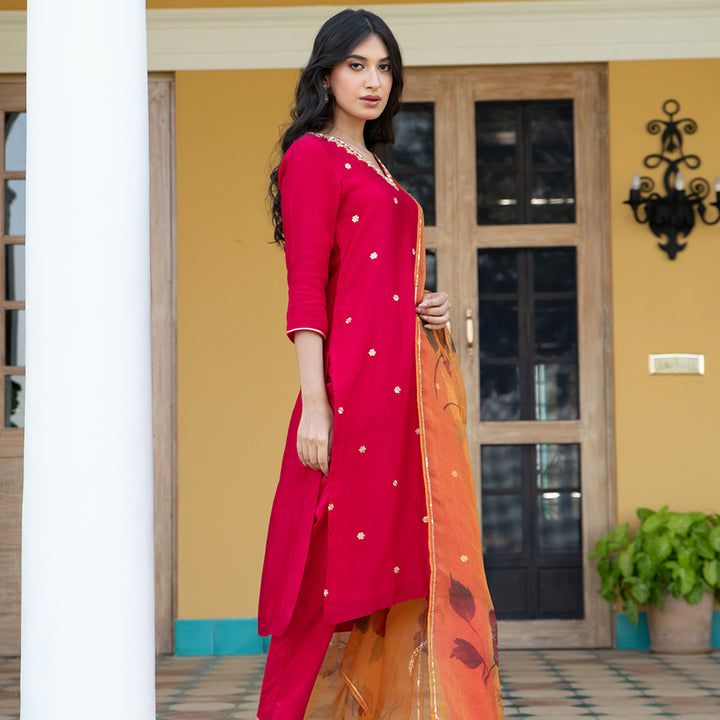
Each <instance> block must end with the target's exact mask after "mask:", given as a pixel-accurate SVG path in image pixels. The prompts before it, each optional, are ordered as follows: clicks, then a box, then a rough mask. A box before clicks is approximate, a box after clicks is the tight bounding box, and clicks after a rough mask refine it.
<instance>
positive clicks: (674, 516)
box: [667, 513, 693, 535]
mask: <svg viewBox="0 0 720 720" xmlns="http://www.w3.org/2000/svg"><path fill="white" fill-rule="evenodd" d="M692 524H693V519H692V518H691V517H690V515H688V514H686V513H670V515H669V516H668V523H667V526H668V529H669V530H670V532H671V533H673V534H674V535H687V534H688V532H689V530H690V526H691V525H692Z"/></svg>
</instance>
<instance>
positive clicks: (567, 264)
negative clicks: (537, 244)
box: [533, 248, 577, 292]
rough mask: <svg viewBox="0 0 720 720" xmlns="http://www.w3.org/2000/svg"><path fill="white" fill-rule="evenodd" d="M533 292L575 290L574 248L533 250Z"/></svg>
mask: <svg viewBox="0 0 720 720" xmlns="http://www.w3.org/2000/svg"><path fill="white" fill-rule="evenodd" d="M533 275H534V286H535V292H575V290H576V289H577V267H576V264H575V248H547V249H543V250H533Z"/></svg>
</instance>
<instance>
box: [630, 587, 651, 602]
mask: <svg viewBox="0 0 720 720" xmlns="http://www.w3.org/2000/svg"><path fill="white" fill-rule="evenodd" d="M630 594H631V595H632V596H633V597H634V598H635V600H637V601H638V602H639V603H640V604H641V605H644V604H645V603H646V602H647V601H648V600H649V599H650V585H648V583H646V582H638V583H635V585H633V588H632V590H631V591H630Z"/></svg>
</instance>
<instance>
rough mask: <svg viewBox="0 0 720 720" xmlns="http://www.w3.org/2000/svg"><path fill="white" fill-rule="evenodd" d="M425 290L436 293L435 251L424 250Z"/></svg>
mask: <svg viewBox="0 0 720 720" xmlns="http://www.w3.org/2000/svg"><path fill="white" fill-rule="evenodd" d="M425 289H426V290H427V291H429V292H437V250H427V249H426V250H425Z"/></svg>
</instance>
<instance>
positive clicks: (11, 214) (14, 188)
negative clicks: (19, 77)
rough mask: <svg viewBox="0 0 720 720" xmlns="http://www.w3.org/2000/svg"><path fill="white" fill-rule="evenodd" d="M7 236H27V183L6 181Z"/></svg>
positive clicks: (5, 231) (5, 230) (5, 229)
mask: <svg viewBox="0 0 720 720" xmlns="http://www.w3.org/2000/svg"><path fill="white" fill-rule="evenodd" d="M4 200H5V228H4V233H5V235H25V181H24V180H6V181H5V188H4Z"/></svg>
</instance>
